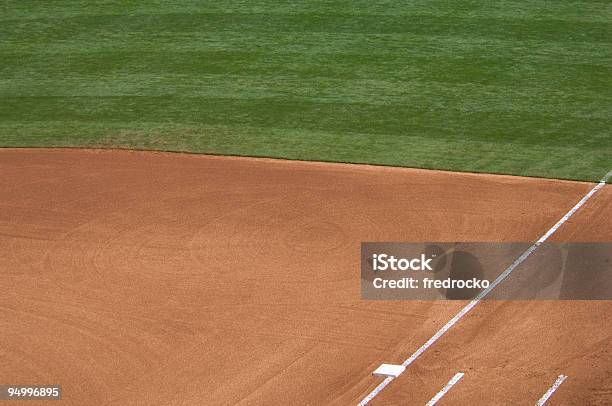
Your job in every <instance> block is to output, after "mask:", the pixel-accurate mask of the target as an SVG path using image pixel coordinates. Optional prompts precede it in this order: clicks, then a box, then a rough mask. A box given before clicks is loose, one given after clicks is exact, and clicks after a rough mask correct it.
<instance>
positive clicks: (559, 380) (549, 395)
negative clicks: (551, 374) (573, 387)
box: [536, 375, 567, 406]
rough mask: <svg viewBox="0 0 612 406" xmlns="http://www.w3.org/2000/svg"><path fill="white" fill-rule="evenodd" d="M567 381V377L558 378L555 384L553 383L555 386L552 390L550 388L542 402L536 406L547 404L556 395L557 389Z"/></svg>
mask: <svg viewBox="0 0 612 406" xmlns="http://www.w3.org/2000/svg"><path fill="white" fill-rule="evenodd" d="M566 379H567V376H566V375H559V377H558V378H557V380H556V381H555V383H553V385H552V386H551V387H550V388H548V390H547V391H546V393H545V394H544V395H542V397H541V398H540V400H538V403H536V406H542V405H543V404H544V403H546V401H547V400H548V398H550V397H551V396H552V394H553V393H555V391H556V390H557V389H559V386H561V384H562V383H563V381H565V380H566Z"/></svg>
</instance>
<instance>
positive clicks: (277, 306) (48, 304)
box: [0, 149, 612, 406]
mask: <svg viewBox="0 0 612 406" xmlns="http://www.w3.org/2000/svg"><path fill="white" fill-rule="evenodd" d="M0 172H1V173H2V176H0V190H1V191H2V193H0V250H1V251H2V252H3V255H2V256H0V268H1V269H2V278H3V281H2V284H3V293H2V295H0V308H1V309H2V313H3V316H2V330H1V331H2V333H0V358H2V360H3V362H2V363H0V382H3V383H19V384H28V383H32V384H36V383H38V384H40V383H45V384H61V385H62V387H63V400H62V401H61V402H58V403H57V404H62V405H75V406H77V405H79V406H80V405H100V404H105V405H151V404H163V405H202V404H207V405H234V404H242V405H256V404H257V405H259V404H268V405H272V404H311V405H320V404H338V405H347V404H355V403H357V402H358V401H359V400H360V399H361V398H362V397H363V396H365V395H366V394H367V393H368V392H369V391H370V390H372V389H373V388H374V386H376V385H377V384H378V382H380V378H376V377H372V376H371V375H370V374H371V372H372V371H373V370H374V369H375V368H376V367H378V366H379V365H380V364H381V363H382V362H390V363H394V362H401V361H403V360H404V359H405V358H407V357H408V356H409V355H410V354H412V352H414V351H415V350H416V349H417V348H418V347H419V346H420V345H421V344H423V343H424V342H425V341H426V340H427V339H428V338H429V337H430V336H431V335H432V334H433V333H434V332H435V331H436V330H437V329H438V328H440V326H441V325H443V324H444V323H446V321H448V320H449V319H450V318H451V317H452V316H453V315H454V314H455V313H456V312H457V311H458V310H459V309H460V308H461V307H462V306H463V305H464V302H448V301H446V302H405V301H404V302H373V301H366V300H362V299H361V296H360V277H359V260H360V258H359V256H360V255H359V246H360V243H361V242H362V241H501V242H504V241H506V242H515V241H527V242H528V241H534V240H536V239H537V238H538V237H539V236H540V235H542V234H543V233H544V232H545V231H546V230H548V228H549V227H550V226H551V225H552V224H554V223H555V222H556V221H557V220H558V219H559V218H560V217H561V216H563V214H565V213H566V212H567V211H568V210H569V209H570V208H571V207H572V206H573V205H574V204H575V203H576V202H577V201H578V200H579V199H580V198H581V197H582V196H583V195H584V194H585V193H586V192H587V191H588V190H589V189H590V188H591V187H592V184H587V183H577V182H566V181H553V180H537V179H532V178H519V177H508V176H489V175H474V174H458V173H450V172H436V171H425V170H413V169H397V168H380V167H368V166H355V165H341V164H317V163H301V162H289V161H274V160H257V159H247V158H223V157H209V156H191V155H181V154H167V153H142V152H127V151H120V152H118V151H87V150H25V149H22V150H11V149H5V150H1V151H0ZM609 187H610V186H606V187H605V189H604V190H603V191H601V193H600V194H598V195H597V196H596V197H595V198H594V199H593V201H590V202H589V203H588V205H587V206H586V207H584V209H583V210H581V211H580V212H579V213H577V214H576V216H575V217H573V218H572V220H571V221H570V222H568V224H566V225H564V226H563V228H562V229H560V230H559V232H558V234H556V235H555V238H556V239H557V240H559V241H610V240H611V239H612V232H611V226H610V218H612V215H611V214H612V207H611V203H610V202H611V194H610V189H609ZM610 310H611V308H610V303H609V302H597V303H596V302H582V303H579V302H571V303H560V302H532V303H494V302H490V303H489V302H483V303H481V305H479V307H477V308H476V309H474V310H473V313H471V314H470V315H468V316H466V318H465V319H464V320H462V321H461V322H460V323H459V324H458V325H456V326H455V328H454V329H453V330H452V331H451V332H449V333H448V335H447V336H445V337H444V338H442V339H441V340H440V341H439V342H438V343H437V344H436V345H435V346H434V347H432V348H431V350H430V351H428V352H426V353H425V354H424V355H423V357H422V358H419V360H418V361H417V362H415V363H414V364H413V365H412V366H411V367H410V368H409V370H408V371H407V372H406V373H405V374H404V375H402V376H401V377H400V378H399V379H398V380H397V381H395V382H393V383H392V384H391V385H390V386H389V387H388V388H387V389H386V390H385V391H383V393H381V395H379V397H378V398H377V399H376V400H375V404H380V405H389V404H406V402H408V401H410V403H411V404H412V403H415V404H424V403H425V402H426V401H427V400H428V399H430V398H431V397H432V396H433V395H434V394H435V393H436V392H437V391H438V390H439V389H440V388H442V387H443V386H444V384H446V382H447V381H448V379H450V378H451V377H452V376H453V375H454V374H455V373H456V372H458V371H462V372H465V373H466V375H465V377H464V379H463V380H462V381H461V382H460V383H459V384H457V386H456V387H455V388H453V390H452V391H451V392H449V394H448V395H447V396H448V399H446V398H445V399H446V400H448V401H451V400H452V401H454V402H456V403H457V402H460V403H461V404H474V403H475V402H484V403H487V404H534V403H535V402H536V401H537V399H539V397H540V396H541V395H542V394H543V393H544V392H545V391H546V389H547V388H548V386H550V384H552V382H554V380H555V379H556V377H557V376H558V375H559V374H567V375H568V376H569V378H568V380H567V381H566V383H564V384H563V386H562V387H561V389H559V391H558V392H557V393H556V394H555V395H554V396H555V397H556V400H559V401H562V402H563V404H576V405H583V404H598V403H599V404H609V403H610V402H612V398H611V393H612V391H611V389H612V388H610V376H611V373H612V360H611V354H610V348H612V346H611V342H610V333H611V331H610V325H612V323H610V322H611V320H610V313H611V312H610ZM33 404H35V403H33ZM40 404H41V405H42V404H46V402H40Z"/></svg>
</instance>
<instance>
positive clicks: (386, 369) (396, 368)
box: [372, 364, 406, 378]
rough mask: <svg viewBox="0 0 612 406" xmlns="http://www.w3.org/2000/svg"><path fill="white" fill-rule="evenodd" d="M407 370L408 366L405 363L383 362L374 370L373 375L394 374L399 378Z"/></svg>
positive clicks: (394, 376) (393, 375)
mask: <svg viewBox="0 0 612 406" xmlns="http://www.w3.org/2000/svg"><path fill="white" fill-rule="evenodd" d="M405 370H406V367H405V366H403V365H393V364H382V365H381V366H379V367H378V368H376V371H374V372H372V375H376V376H385V377H389V376H392V377H393V378H397V377H398V376H400V375H401V374H402V372H404V371H405Z"/></svg>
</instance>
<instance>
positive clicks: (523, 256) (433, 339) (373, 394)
mask: <svg viewBox="0 0 612 406" xmlns="http://www.w3.org/2000/svg"><path fill="white" fill-rule="evenodd" d="M611 176H612V171H610V172H608V173H607V174H606V176H604V177H603V179H602V180H601V181H599V183H598V184H597V185H595V186H594V187H593V188H592V189H591V190H590V191H589V193H587V194H586V195H584V197H583V198H582V199H580V201H579V202H578V203H576V205H575V206H574V207H572V208H571V209H570V211H568V212H567V213H566V214H565V215H564V216H563V217H561V219H560V220H559V221H557V223H556V224H555V225H554V226H552V227H551V228H550V230H548V231H547V232H546V233H545V234H544V235H543V236H541V237H540V238H539V239H538V241H536V242H535V243H534V244H533V245H532V246H530V247H529V248H528V249H527V250H526V251H525V252H523V253H522V254H521V255H520V256H519V257H518V258H517V259H516V260H514V262H513V263H512V264H511V265H510V266H509V267H508V268H506V270H504V272H502V273H501V274H500V275H499V276H498V277H497V279H495V280H494V281H493V282H492V283H491V284H490V285H489V287H488V288H486V289H485V290H483V291H482V292H480V293H479V294H478V296H476V297H475V298H474V299H472V300H471V301H470V303H468V304H467V305H466V306H465V307H464V308H463V309H461V310H460V311H459V313H457V314H456V315H455V317H453V318H452V319H450V320H449V321H448V322H447V323H446V324H445V325H444V326H442V328H440V330H438V331H437V332H436V334H434V335H433V336H432V337H431V338H430V339H429V340H427V342H426V343H425V344H423V345H422V346H421V347H420V348H419V349H418V350H416V351H415V352H414V354H412V355H411V356H410V358H408V359H406V360H405V361H404V362H403V363H402V365H403V366H405V367H407V366H409V365H410V364H412V363H413V362H414V361H415V360H416V359H417V358H419V357H420V356H421V355H422V354H423V353H424V352H425V351H427V349H428V348H429V347H431V346H432V345H433V344H434V343H435V342H436V341H438V340H439V339H440V337H442V336H443V335H444V334H446V332H447V331H448V330H450V329H451V327H453V326H454V325H455V324H457V322H458V321H459V320H461V319H462V318H463V316H465V315H466V314H467V313H469V312H470V310H472V309H473V308H474V307H475V306H476V305H477V304H478V303H480V301H481V300H482V299H483V298H484V297H485V296H487V295H488V294H489V293H490V292H491V291H492V290H493V289H495V287H496V286H497V285H499V284H500V283H502V282H503V281H504V279H506V278H507V277H508V275H510V274H511V273H512V271H514V269H515V268H516V267H517V266H519V265H520V264H522V263H523V262H524V261H525V260H526V259H527V258H529V256H530V255H531V254H533V253H534V252H535V251H536V250H537V249H538V248H539V247H540V245H542V243H544V242H545V241H546V240H548V239H549V238H550V236H551V235H553V234H554V233H555V232H556V231H557V230H558V229H559V227H561V226H562V225H563V223H565V222H566V221H567V220H569V218H570V217H572V216H573V215H574V213H576V212H577V211H578V210H579V209H580V208H581V207H582V206H584V204H585V203H586V202H587V201H588V200H589V199H590V198H591V197H593V195H594V194H595V193H597V192H598V191H599V190H600V189H602V188H603V187H604V186H605V185H606V182H607V181H608V179H610V177H611ZM404 372H405V371H404ZM393 379H394V378H392V377H389V378H386V379H385V380H384V381H382V382H381V383H380V384H379V385H378V386H377V387H376V388H374V390H372V392H370V393H369V394H368V395H367V396H366V397H365V398H363V399H362V400H361V402H359V406H365V405H367V404H368V403H370V401H371V400H372V399H374V398H375V397H376V395H378V394H379V393H380V392H381V391H382V390H383V389H385V387H386V386H387V385H389V384H390V383H391V381H393Z"/></svg>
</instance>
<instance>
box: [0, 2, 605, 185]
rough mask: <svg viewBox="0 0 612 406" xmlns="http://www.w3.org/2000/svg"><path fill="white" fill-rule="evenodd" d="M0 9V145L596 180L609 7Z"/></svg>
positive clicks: (101, 5)
mask: <svg viewBox="0 0 612 406" xmlns="http://www.w3.org/2000/svg"><path fill="white" fill-rule="evenodd" d="M292 3H294V2H293V1H291V2H289V1H271V0H265V1H255V0H254V1H247V0H242V1H238V0H230V1H196V0H176V1H119V0H117V1H98V2H92V1H76V0H75V1H65V0H53V1H50V0H49V1H24V0H18V1H17V0H4V1H0V145H2V146H89V147H91V146H96V147H135V148H147V149H148V148H151V149H162V150H173V151H196V152H207V153H216V154H232V155H252V156H271V157H282V158H291V159H308V160H323V161H342V162H364V163H376V164H384V165H400V166H414V167H423V168H439V169H450V170H460V171H476V172H494V173H509V174H519V175H530V176H544V177H554V178H568V179H583V180H598V179H599V178H601V177H602V176H603V175H604V174H605V173H606V172H607V171H608V170H610V169H612V143H611V140H612V135H611V134H612V133H611V130H612V3H610V2H609V1H567V0H556V1H543V0H541V1H534V0H522V1H521V0H517V1H491V0H478V1H422V0H421V1H406V2H402V1H395V0H394V1H391V0H387V1H376V0H346V1H308V2H295V3H296V4H292Z"/></svg>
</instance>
